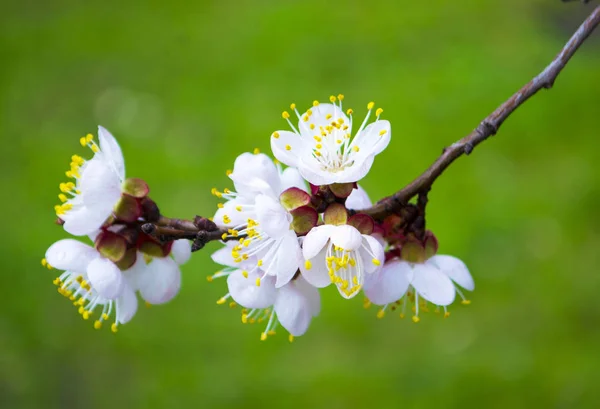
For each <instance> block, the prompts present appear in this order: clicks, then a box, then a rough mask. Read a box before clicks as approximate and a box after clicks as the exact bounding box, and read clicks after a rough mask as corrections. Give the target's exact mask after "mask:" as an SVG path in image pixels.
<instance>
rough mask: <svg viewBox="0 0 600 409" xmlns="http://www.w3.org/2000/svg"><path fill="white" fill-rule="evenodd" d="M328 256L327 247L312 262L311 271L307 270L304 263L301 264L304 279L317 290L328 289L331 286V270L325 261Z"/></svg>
mask: <svg viewBox="0 0 600 409" xmlns="http://www.w3.org/2000/svg"><path fill="white" fill-rule="evenodd" d="M326 255H327V247H323V248H322V249H321V251H320V252H319V253H318V254H317V255H316V256H315V257H314V258H313V259H312V260H311V265H310V269H307V268H306V265H305V264H304V263H301V264H300V271H301V273H302V277H304V278H305V279H306V281H307V282H308V283H310V284H311V285H313V286H314V287H317V288H323V287H327V286H328V285H329V284H331V278H330V277H329V270H328V268H327V261H326V260H325V257H326Z"/></svg>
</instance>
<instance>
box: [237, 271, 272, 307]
mask: <svg viewBox="0 0 600 409" xmlns="http://www.w3.org/2000/svg"><path fill="white" fill-rule="evenodd" d="M258 277H259V276H258V274H255V273H250V274H249V275H248V278H246V277H244V275H243V274H242V270H237V271H234V272H233V273H231V274H230V275H229V277H227V287H228V288H229V294H230V295H231V298H233V300H234V301H235V302H236V303H238V304H239V305H241V306H242V307H244V308H268V307H270V306H272V305H273V303H274V302H275V294H276V290H275V284H274V280H273V279H272V278H271V277H265V278H264V279H263V280H262V281H261V283H260V287H259V286H257V285H256V279H257V278H258Z"/></svg>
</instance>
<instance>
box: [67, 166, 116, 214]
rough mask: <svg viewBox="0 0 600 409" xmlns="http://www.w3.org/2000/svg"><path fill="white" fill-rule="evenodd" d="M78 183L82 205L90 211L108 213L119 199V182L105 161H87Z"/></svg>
mask: <svg viewBox="0 0 600 409" xmlns="http://www.w3.org/2000/svg"><path fill="white" fill-rule="evenodd" d="M78 182H79V183H78V185H77V188H78V189H79V190H80V191H81V198H82V199H83V204H84V205H85V206H86V207H88V208H90V209H96V210H98V211H99V212H104V213H110V211H112V209H113V208H114V206H115V205H116V204H117V202H118V201H119V199H120V198H121V180H120V179H119V176H118V175H117V173H115V171H114V169H113V168H112V167H111V166H110V164H109V163H108V162H106V161H103V160H100V159H92V160H91V161H88V162H87V163H86V166H85V168H83V170H82V171H81V178H80V179H79V181H78ZM107 217H108V216H107Z"/></svg>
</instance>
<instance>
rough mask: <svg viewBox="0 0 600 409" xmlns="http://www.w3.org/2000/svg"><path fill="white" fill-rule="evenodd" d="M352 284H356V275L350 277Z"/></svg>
mask: <svg viewBox="0 0 600 409" xmlns="http://www.w3.org/2000/svg"><path fill="white" fill-rule="evenodd" d="M352 284H354V285H358V277H356V276H354V277H352Z"/></svg>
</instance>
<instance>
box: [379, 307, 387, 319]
mask: <svg viewBox="0 0 600 409" xmlns="http://www.w3.org/2000/svg"><path fill="white" fill-rule="evenodd" d="M384 316H385V311H384V310H383V308H382V309H380V310H379V311H377V318H379V319H381V318H383V317H384Z"/></svg>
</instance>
